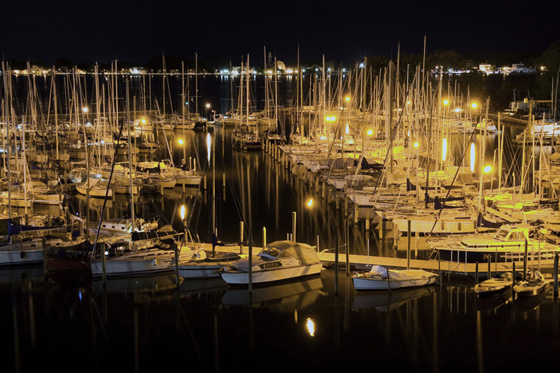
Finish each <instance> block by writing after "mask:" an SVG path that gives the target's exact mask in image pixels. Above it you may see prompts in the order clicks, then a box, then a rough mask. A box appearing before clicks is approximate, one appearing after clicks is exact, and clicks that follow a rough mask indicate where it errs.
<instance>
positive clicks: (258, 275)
mask: <svg viewBox="0 0 560 373" xmlns="http://www.w3.org/2000/svg"><path fill="white" fill-rule="evenodd" d="M322 268H323V264H322V263H315V264H311V265H308V266H295V267H286V268H280V269H270V270H263V271H253V272H252V276H251V278H252V283H253V284H261V283H269V282H275V281H283V280H289V279H293V278H298V277H303V276H311V275H316V274H319V273H321V269H322ZM221 276H222V279H223V280H224V281H225V282H227V283H228V284H230V285H244V284H248V283H249V273H248V272H242V271H231V272H228V271H224V272H221Z"/></svg>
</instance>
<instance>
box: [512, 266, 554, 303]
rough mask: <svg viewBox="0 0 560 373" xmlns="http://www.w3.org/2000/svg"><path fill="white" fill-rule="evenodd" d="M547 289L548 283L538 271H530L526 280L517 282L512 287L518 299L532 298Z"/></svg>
mask: <svg viewBox="0 0 560 373" xmlns="http://www.w3.org/2000/svg"><path fill="white" fill-rule="evenodd" d="M547 287H548V281H547V280H546V279H545V278H544V276H543V274H542V273H541V272H539V271H532V272H531V273H530V274H529V275H528V276H527V278H526V279H524V280H521V281H518V282H517V283H516V284H515V285H514V286H513V291H514V292H515V294H516V295H517V296H519V297H532V296H535V295H539V294H540V293H542V292H543V291H545V290H546V289H547Z"/></svg>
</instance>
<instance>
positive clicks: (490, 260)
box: [486, 254, 492, 278]
mask: <svg viewBox="0 0 560 373" xmlns="http://www.w3.org/2000/svg"><path fill="white" fill-rule="evenodd" d="M486 256H487V258H488V278H491V277H492V267H491V265H492V255H489V254H487V255H486Z"/></svg>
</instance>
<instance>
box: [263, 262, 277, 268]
mask: <svg viewBox="0 0 560 373" xmlns="http://www.w3.org/2000/svg"><path fill="white" fill-rule="evenodd" d="M281 265H282V263H280V262H271V263H263V264H259V267H261V269H271V268H277V267H280V266H281Z"/></svg>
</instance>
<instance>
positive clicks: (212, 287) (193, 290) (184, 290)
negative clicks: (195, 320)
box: [179, 277, 229, 295]
mask: <svg viewBox="0 0 560 373" xmlns="http://www.w3.org/2000/svg"><path fill="white" fill-rule="evenodd" d="M228 288H229V285H228V284H227V283H226V282H225V281H224V280H222V278H221V277H205V278H189V279H184V280H183V281H182V282H181V285H180V286H179V293H180V294H181V295H183V294H199V293H212V292H216V291H225V290H227V289H228Z"/></svg>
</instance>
